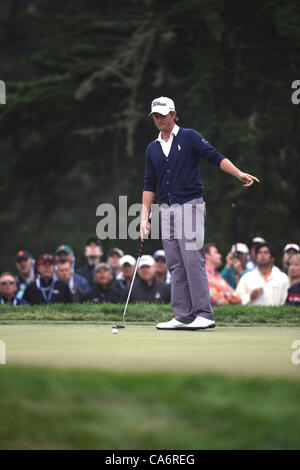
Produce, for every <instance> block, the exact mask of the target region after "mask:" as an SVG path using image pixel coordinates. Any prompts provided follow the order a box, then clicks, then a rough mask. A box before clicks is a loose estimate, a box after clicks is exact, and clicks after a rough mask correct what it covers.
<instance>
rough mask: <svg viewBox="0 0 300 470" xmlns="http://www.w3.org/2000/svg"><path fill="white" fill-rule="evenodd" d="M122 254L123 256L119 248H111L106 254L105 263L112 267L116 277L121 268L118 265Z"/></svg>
mask: <svg viewBox="0 0 300 470" xmlns="http://www.w3.org/2000/svg"><path fill="white" fill-rule="evenodd" d="M122 256H124V252H123V251H122V250H121V249H120V248H112V249H111V250H110V251H109V252H108V255H107V264H109V266H110V267H111V268H112V270H113V273H114V275H115V276H116V277H117V276H118V274H120V272H121V270H122V269H121V265H120V260H121V258H122Z"/></svg>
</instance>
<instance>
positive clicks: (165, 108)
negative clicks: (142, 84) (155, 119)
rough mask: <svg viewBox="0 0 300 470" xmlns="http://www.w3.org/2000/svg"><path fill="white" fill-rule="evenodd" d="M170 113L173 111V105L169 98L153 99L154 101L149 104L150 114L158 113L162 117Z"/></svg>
mask: <svg viewBox="0 0 300 470" xmlns="http://www.w3.org/2000/svg"><path fill="white" fill-rule="evenodd" d="M170 111H175V104H174V101H173V100H171V98H167V97H166V96H161V97H160V98H155V100H153V101H152V103H151V113H149V116H150V115H151V114H152V113H159V114H162V115H163V116H166V115H167V114H169V112H170Z"/></svg>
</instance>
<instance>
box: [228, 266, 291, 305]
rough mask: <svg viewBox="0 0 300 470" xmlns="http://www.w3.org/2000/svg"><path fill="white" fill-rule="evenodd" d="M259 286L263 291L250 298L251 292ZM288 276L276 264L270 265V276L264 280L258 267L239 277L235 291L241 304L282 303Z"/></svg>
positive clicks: (284, 297) (284, 298) (287, 284)
mask: <svg viewBox="0 0 300 470" xmlns="http://www.w3.org/2000/svg"><path fill="white" fill-rule="evenodd" d="M259 287H262V288H263V293H262V294H261V295H260V296H259V297H257V298H256V299H254V300H251V297H250V296H251V292H252V291H253V290H254V289H257V288H259ZM288 287H289V278H288V277H287V275H286V274H284V273H283V272H282V271H280V269H279V268H277V266H273V267H272V272H271V274H270V276H269V277H268V278H267V280H265V278H264V276H262V274H261V273H260V271H259V269H258V268H255V269H254V270H253V271H250V272H248V273H246V274H244V275H243V277H241V279H240V280H239V283H238V285H237V288H236V290H235V293H236V294H238V295H239V296H240V297H241V299H242V304H243V305H282V304H284V302H285V300H286V298H287V291H288Z"/></svg>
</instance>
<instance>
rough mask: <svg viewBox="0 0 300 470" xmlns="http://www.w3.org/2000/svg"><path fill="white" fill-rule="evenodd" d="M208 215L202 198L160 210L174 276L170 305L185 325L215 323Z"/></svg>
mask: <svg viewBox="0 0 300 470" xmlns="http://www.w3.org/2000/svg"><path fill="white" fill-rule="evenodd" d="M205 212H206V209H205V202H204V201H203V199H202V198H197V199H192V200H191V201H188V202H187V203H185V204H182V205H171V206H168V205H166V204H165V205H162V206H161V208H160V216H161V227H162V242H163V247H164V250H165V253H166V261H167V265H168V269H169V271H170V273H171V304H172V308H173V311H174V313H175V314H176V316H175V318H176V320H178V321H180V322H182V323H190V322H192V321H193V320H194V319H195V318H196V317H197V316H201V317H204V318H208V319H209V320H214V313H213V310H212V307H211V304H210V295H209V287H208V281H207V275H206V270H205V256H204V251H203V243H204V222H205Z"/></svg>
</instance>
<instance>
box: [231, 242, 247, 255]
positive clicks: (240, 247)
mask: <svg viewBox="0 0 300 470" xmlns="http://www.w3.org/2000/svg"><path fill="white" fill-rule="evenodd" d="M231 252H232V253H237V252H238V253H244V254H245V255H247V254H248V253H249V248H248V247H247V245H246V244H245V243H235V244H234V245H232V248H231Z"/></svg>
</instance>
